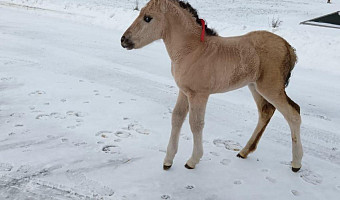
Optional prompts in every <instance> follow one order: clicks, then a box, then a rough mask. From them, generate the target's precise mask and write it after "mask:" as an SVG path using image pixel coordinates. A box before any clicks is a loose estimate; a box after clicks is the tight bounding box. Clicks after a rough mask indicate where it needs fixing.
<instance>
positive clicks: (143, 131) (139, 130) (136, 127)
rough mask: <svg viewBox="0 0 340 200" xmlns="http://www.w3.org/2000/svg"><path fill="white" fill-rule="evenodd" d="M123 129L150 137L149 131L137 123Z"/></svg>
mask: <svg viewBox="0 0 340 200" xmlns="http://www.w3.org/2000/svg"><path fill="white" fill-rule="evenodd" d="M123 129H126V130H134V131H136V132H137V133H139V134H143V135H150V132H151V131H150V130H148V129H145V128H144V127H143V126H141V125H139V124H138V123H137V122H135V123H130V124H129V125H128V127H127V128H123Z"/></svg>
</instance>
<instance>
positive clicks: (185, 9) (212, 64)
mask: <svg viewBox="0 0 340 200" xmlns="http://www.w3.org/2000/svg"><path fill="white" fill-rule="evenodd" d="M158 39H163V41H164V43H165V46H166V49H167V51H168V54H169V56H170V58H171V72H172V75H173V77H174V79H175V81H176V84H177V85H178V87H179V95H178V99H177V103H176V106H175V108H174V111H173V113H172V130H171V136H170V141H169V144H168V148H167V153H166V157H165V159H164V169H165V170H167V169H169V168H170V167H171V166H172V163H173V159H174V157H175V154H176V153H177V149H178V140H179V133H180V129H181V127H182V124H183V122H184V120H185V118H186V115H187V113H188V112H189V123H190V127H191V131H192V133H193V138H194V147H193V153H192V156H191V158H190V159H189V160H188V161H187V163H186V165H185V167H186V168H188V169H193V168H195V166H196V164H197V163H198V162H199V160H200V159H201V157H202V155H203V145H202V130H203V126H204V115H205V110H206V104H207V101H208V98H209V95H210V94H214V93H222V92H227V91H231V90H235V89H238V88H241V87H244V86H248V87H249V89H250V91H251V93H252V95H253V97H254V99H255V102H256V105H257V108H258V113H259V119H258V124H257V126H256V128H255V130H254V133H253V135H252V136H251V138H250V139H249V141H248V143H247V145H246V146H245V147H244V148H243V149H242V150H241V151H240V152H239V154H238V155H237V156H238V157H241V158H246V157H247V156H248V154H249V153H251V152H253V151H255V149H256V147H257V144H258V142H259V140H260V138H261V136H262V134H263V132H264V130H265V128H266V126H267V124H268V123H269V121H270V119H271V117H272V116H273V114H274V112H275V109H278V110H279V111H280V112H281V113H282V115H283V116H284V117H285V119H286V120H287V122H288V124H289V127H290V130H291V137H292V143H293V145H292V154H293V161H292V170H293V171H294V172H297V171H298V170H299V169H300V168H301V159H302V154H303V153H302V145H301V141H300V124H301V117H300V107H299V106H298V105H297V104H296V103H294V101H292V100H291V99H290V98H289V97H288V96H287V94H286V92H285V87H286V86H287V85H288V81H289V78H290V75H291V71H292V70H293V68H294V65H295V63H296V60H297V57H296V54H295V50H294V48H292V47H291V46H290V45H289V44H288V42H286V41H285V40H284V39H283V38H281V37H279V36H277V35H275V34H272V33H270V32H266V31H256V32H251V33H248V34H246V35H243V36H238V37H220V36H218V35H217V34H216V33H215V32H214V31H213V30H211V29H209V28H208V27H207V26H206V25H205V23H204V20H200V19H199V18H198V15H197V11H196V10H195V9H194V8H192V6H191V5H190V4H189V3H184V2H182V1H179V0H150V2H148V4H147V5H146V6H145V7H144V8H143V9H142V10H141V12H140V14H139V16H138V17H137V19H136V20H135V21H134V22H133V24H132V25H131V26H130V27H129V28H128V29H127V31H126V32H125V33H124V35H123V36H122V38H121V44H122V46H123V47H124V48H126V49H128V50H131V49H139V48H142V47H144V46H145V45H148V44H149V43H151V42H153V41H155V40H158Z"/></svg>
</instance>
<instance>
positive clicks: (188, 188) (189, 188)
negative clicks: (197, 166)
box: [185, 185, 195, 190]
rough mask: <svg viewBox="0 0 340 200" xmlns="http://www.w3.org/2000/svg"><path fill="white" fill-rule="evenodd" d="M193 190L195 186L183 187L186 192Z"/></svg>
mask: <svg viewBox="0 0 340 200" xmlns="http://www.w3.org/2000/svg"><path fill="white" fill-rule="evenodd" d="M194 188H195V186H193V185H187V186H185V189H187V190H192V189H194Z"/></svg>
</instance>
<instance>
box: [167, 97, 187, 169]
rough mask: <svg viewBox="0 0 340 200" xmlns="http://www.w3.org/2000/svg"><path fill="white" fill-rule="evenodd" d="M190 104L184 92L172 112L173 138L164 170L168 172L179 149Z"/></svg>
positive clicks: (171, 138) (170, 141) (171, 137)
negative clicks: (181, 132)
mask: <svg viewBox="0 0 340 200" xmlns="http://www.w3.org/2000/svg"><path fill="white" fill-rule="evenodd" d="M188 110H189V103H188V99H187V97H186V96H185V94H184V93H183V92H181V91H180V92H179V94H178V98H177V103H176V106H175V108H174V110H173V112H172V119H171V121H172V129H171V136H170V140H169V144H168V149H167V151H166V156H165V159H164V163H163V169H164V170H168V169H169V168H170V167H171V166H172V163H173V160H174V158H175V155H176V153H177V149H178V140H179V133H180V131H181V128H182V125H183V122H184V120H185V117H186V116H187V114H188Z"/></svg>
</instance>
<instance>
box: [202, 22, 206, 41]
mask: <svg viewBox="0 0 340 200" xmlns="http://www.w3.org/2000/svg"><path fill="white" fill-rule="evenodd" d="M201 24H202V33H201V42H204V35H205V21H204V19H201Z"/></svg>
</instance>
